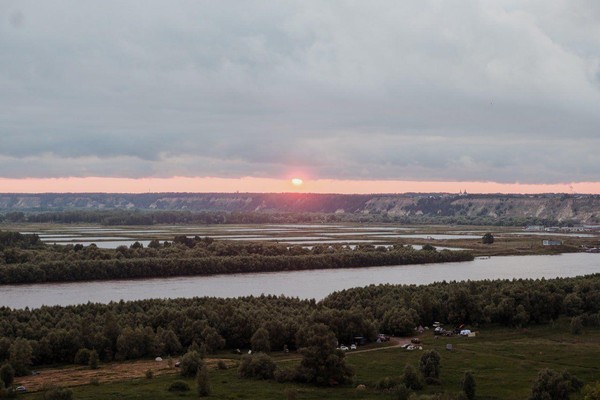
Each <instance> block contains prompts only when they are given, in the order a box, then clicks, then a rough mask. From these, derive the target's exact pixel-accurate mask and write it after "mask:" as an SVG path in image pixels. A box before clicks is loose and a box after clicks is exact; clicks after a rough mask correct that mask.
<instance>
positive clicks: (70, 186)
mask: <svg viewBox="0 0 600 400" xmlns="http://www.w3.org/2000/svg"><path fill="white" fill-rule="evenodd" d="M296 179H300V178H296ZM291 183H292V182H291V181H290V180H289V179H273V178H255V177H243V178H214V177H192V178H190V177H173V178H140V179H130V178H105V177H88V178H45V179H38V178H27V179H8V178H0V193H149V192H190V193H209V192H247V193H253V192H254V193H281V192H289V191H291V190H292V189H293V191H294V192H303V193H346V194H351V193H356V194H369V193H407V192H417V193H433V192H438V193H458V192H459V191H463V190H466V191H467V192H468V193H507V194H509V193H510V194H535V193H582V194H600V182H572V183H562V184H548V185H546V184H519V183H497V182H458V181H457V182H419V181H401V180H387V181H384V180H339V179H311V180H310V181H304V182H303V183H302V184H301V186H296V185H294V184H293V183H292V184H291Z"/></svg>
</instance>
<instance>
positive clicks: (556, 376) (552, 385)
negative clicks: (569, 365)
mask: <svg viewBox="0 0 600 400" xmlns="http://www.w3.org/2000/svg"><path fill="white" fill-rule="evenodd" d="M582 386H583V383H582V382H581V381H580V380H579V379H577V377H575V376H573V375H571V374H570V373H569V372H568V371H563V372H557V371H554V370H552V369H548V368H546V369H543V370H541V371H540V372H539V373H538V376H537V378H536V380H535V381H534V383H533V387H532V388H531V397H529V399H530V400H548V399H552V400H568V399H569V396H570V394H571V393H573V392H578V391H579V390H580V389H581V387H582Z"/></svg>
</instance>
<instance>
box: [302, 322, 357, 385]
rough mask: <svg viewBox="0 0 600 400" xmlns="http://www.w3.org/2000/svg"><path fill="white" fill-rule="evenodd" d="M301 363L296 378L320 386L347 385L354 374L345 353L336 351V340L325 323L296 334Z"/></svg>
mask: <svg viewBox="0 0 600 400" xmlns="http://www.w3.org/2000/svg"><path fill="white" fill-rule="evenodd" d="M296 343H297V345H298V346H299V347H300V349H299V352H300V354H301V355H302V361H301V362H300V366H299V367H298V369H297V378H298V379H299V380H301V381H304V382H309V383H316V384H318V385H333V384H338V383H339V384H343V383H348V382H350V381H351V380H352V376H353V375H354V371H352V368H350V367H349V366H348V365H346V360H345V359H344V353H343V352H342V351H341V350H336V346H337V339H336V337H335V335H334V333H333V332H332V331H331V330H330V329H329V327H327V325H325V324H311V325H306V326H304V327H303V328H301V329H300V330H298V333H297V335H296Z"/></svg>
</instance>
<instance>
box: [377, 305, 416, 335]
mask: <svg viewBox="0 0 600 400" xmlns="http://www.w3.org/2000/svg"><path fill="white" fill-rule="evenodd" d="M417 321H418V315H417V312H416V311H415V310H413V309H406V308H393V309H391V310H388V311H386V312H385V314H383V330H384V331H386V332H389V333H391V334H393V335H396V336H407V335H411V334H412V333H413V329H414V327H415V325H416V324H417Z"/></svg>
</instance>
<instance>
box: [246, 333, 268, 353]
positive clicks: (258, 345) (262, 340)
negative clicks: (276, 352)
mask: <svg viewBox="0 0 600 400" xmlns="http://www.w3.org/2000/svg"><path fill="white" fill-rule="evenodd" d="M250 344H251V346H252V351H260V352H263V353H268V352H269V351H271V342H270V340H269V331H267V330H266V329H265V328H258V329H257V330H256V332H254V335H252V338H251V339H250Z"/></svg>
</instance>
